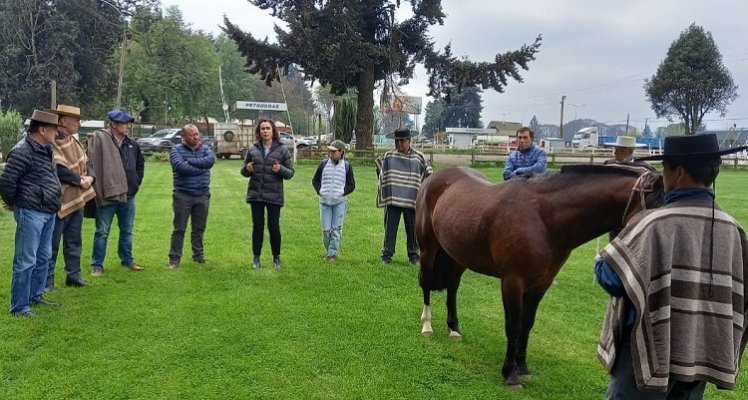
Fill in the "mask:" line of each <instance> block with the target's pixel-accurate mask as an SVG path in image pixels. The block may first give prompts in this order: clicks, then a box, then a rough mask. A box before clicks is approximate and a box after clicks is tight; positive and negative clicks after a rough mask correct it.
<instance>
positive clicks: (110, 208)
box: [91, 197, 135, 268]
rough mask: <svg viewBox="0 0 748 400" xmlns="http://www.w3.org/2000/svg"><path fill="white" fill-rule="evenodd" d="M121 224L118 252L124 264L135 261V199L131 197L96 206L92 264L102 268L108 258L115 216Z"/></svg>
mask: <svg viewBox="0 0 748 400" xmlns="http://www.w3.org/2000/svg"><path fill="white" fill-rule="evenodd" d="M115 215H116V216H117V223H118V225H119V244H118V246H117V253H118V255H119V260H120V262H121V263H122V265H124V266H127V265H130V264H132V262H133V261H134V259H133V257H132V228H133V225H134V223H135V199H134V198H132V197H130V198H128V199H127V202H125V203H117V204H110V205H106V206H102V207H98V208H96V232H94V240H93V254H92V255H91V266H92V267H95V268H102V267H103V266H104V259H105V258H106V244H107V240H108V239H109V231H110V230H111V228H112V221H113V220H114V216H115Z"/></svg>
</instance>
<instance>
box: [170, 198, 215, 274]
mask: <svg viewBox="0 0 748 400" xmlns="http://www.w3.org/2000/svg"><path fill="white" fill-rule="evenodd" d="M172 200H173V201H172V208H173V209H174V230H173V231H172V232H171V247H170V248H169V261H177V262H178V261H179V260H180V259H181V258H182V246H183V245H184V232H185V231H186V230H187V220H190V221H191V222H192V233H191V235H190V242H191V244H192V259H193V260H204V259H205V251H204V248H203V234H204V233H205V226H206V225H207V223H208V209H209V208H210V194H206V195H203V196H190V195H189V194H186V193H182V192H174V194H173V195H172Z"/></svg>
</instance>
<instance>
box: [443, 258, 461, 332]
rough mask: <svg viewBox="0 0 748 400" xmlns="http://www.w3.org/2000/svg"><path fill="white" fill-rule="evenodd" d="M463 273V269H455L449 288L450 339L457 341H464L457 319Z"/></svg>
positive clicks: (448, 325)
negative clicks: (458, 295) (458, 293)
mask: <svg viewBox="0 0 748 400" xmlns="http://www.w3.org/2000/svg"><path fill="white" fill-rule="evenodd" d="M463 272H464V270H462V269H455V270H454V274H453V275H452V277H451V279H450V281H449V284H448V286H447V327H448V328H449V337H450V338H452V339H455V340H460V339H462V334H461V333H460V321H459V319H458V318H457V289H459V288H460V280H461V278H462V273H463Z"/></svg>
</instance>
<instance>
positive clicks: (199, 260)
mask: <svg viewBox="0 0 748 400" xmlns="http://www.w3.org/2000/svg"><path fill="white" fill-rule="evenodd" d="M192 261H194V262H196V263H198V264H205V263H206V262H207V261H206V260H205V259H204V258H193V259H192Z"/></svg>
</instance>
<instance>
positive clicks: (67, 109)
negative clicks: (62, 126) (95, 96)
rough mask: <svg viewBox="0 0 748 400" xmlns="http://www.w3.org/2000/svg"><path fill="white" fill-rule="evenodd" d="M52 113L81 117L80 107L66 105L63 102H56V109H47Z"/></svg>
mask: <svg viewBox="0 0 748 400" xmlns="http://www.w3.org/2000/svg"><path fill="white" fill-rule="evenodd" d="M49 112H50V113H52V114H57V115H59V116H61V117H73V118H78V119H81V109H80V108H78V107H74V106H68V105H65V104H58V105H57V109H56V110H49Z"/></svg>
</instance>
